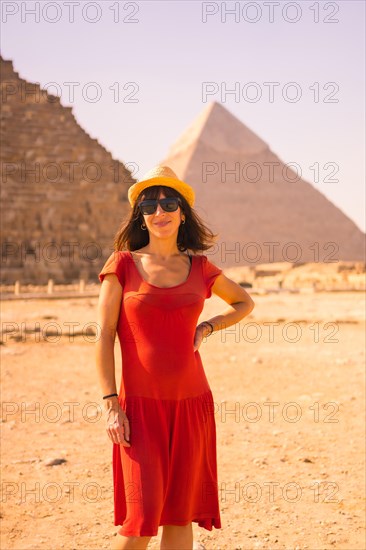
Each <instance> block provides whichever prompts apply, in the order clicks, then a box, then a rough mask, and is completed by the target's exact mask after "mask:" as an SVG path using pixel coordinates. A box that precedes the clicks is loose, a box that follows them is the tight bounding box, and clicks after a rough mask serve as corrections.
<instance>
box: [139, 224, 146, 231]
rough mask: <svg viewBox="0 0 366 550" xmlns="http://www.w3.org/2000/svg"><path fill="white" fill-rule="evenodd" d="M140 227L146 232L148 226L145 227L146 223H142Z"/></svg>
mask: <svg viewBox="0 0 366 550" xmlns="http://www.w3.org/2000/svg"><path fill="white" fill-rule="evenodd" d="M140 227H141V229H143V230H144V231H145V230H146V225H145V224H144V223H142V224H141V225H140Z"/></svg>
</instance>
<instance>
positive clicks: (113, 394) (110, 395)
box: [103, 393, 118, 399]
mask: <svg viewBox="0 0 366 550" xmlns="http://www.w3.org/2000/svg"><path fill="white" fill-rule="evenodd" d="M114 396H116V397H118V393H110V394H109V395H105V396H104V397H103V399H107V397H114Z"/></svg>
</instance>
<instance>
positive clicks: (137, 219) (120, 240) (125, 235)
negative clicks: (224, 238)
mask: <svg viewBox="0 0 366 550" xmlns="http://www.w3.org/2000/svg"><path fill="white" fill-rule="evenodd" d="M160 191H162V192H163V193H164V195H165V196H166V197H179V198H180V200H181V201H182V202H181V205H180V207H181V210H182V212H183V213H184V215H185V223H184V224H181V225H180V226H179V230H178V236H177V247H178V249H179V250H180V251H182V252H183V251H186V250H187V249H189V250H191V251H193V252H197V251H205V250H208V249H209V248H211V246H212V245H213V244H214V242H215V239H216V237H217V235H218V234H214V233H213V232H212V231H211V230H210V229H209V228H208V227H207V226H206V225H205V224H204V222H203V221H202V220H201V219H200V217H199V216H198V215H197V214H196V212H195V211H194V210H193V209H192V208H191V206H190V205H189V203H188V202H187V200H186V199H185V198H184V197H183V195H181V194H180V193H179V192H178V191H176V190H175V189H173V188H172V187H167V186H165V185H153V186H151V187H146V188H145V189H143V190H142V191H141V193H140V194H139V196H138V197H137V200H136V202H135V205H134V207H133V209H132V211H131V214H130V217H129V219H128V220H127V221H124V222H122V224H121V226H120V228H119V229H118V231H117V233H116V235H115V237H114V248H115V250H125V249H127V250H131V251H134V250H139V249H140V248H142V247H143V246H146V245H147V244H148V243H149V232H148V230H147V229H145V230H143V229H141V224H142V223H143V221H144V217H143V215H142V214H141V212H140V209H139V207H138V204H139V202H140V201H141V198H142V197H143V196H144V199H157V198H158V196H159V194H160Z"/></svg>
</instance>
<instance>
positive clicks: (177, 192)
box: [96, 166, 254, 550]
mask: <svg viewBox="0 0 366 550" xmlns="http://www.w3.org/2000/svg"><path fill="white" fill-rule="evenodd" d="M128 199H129V202H130V205H131V207H132V212H131V216H130V219H129V220H128V221H127V223H126V224H125V226H124V227H122V228H121V229H120V231H119V232H118V233H117V235H116V239H115V243H114V244H115V252H113V253H112V254H111V255H110V257H109V258H108V260H107V261H106V263H105V265H104V267H103V269H102V271H101V272H100V274H99V279H100V281H101V283H102V287H101V291H100V297H99V303H98V322H99V326H100V338H99V340H98V342H97V349H96V364H97V371H98V376H99V380H100V385H101V388H102V392H103V399H104V403H105V409H106V413H107V414H106V418H107V433H108V436H109V437H110V439H111V441H112V442H113V478H114V505H115V507H114V511H115V518H114V519H115V521H114V524H115V525H121V526H122V527H121V528H120V529H119V531H118V533H117V537H116V540H115V542H114V543H113V549H114V550H123V549H130V548H134V549H136V548H139V549H140V548H141V549H142V548H143V549H144V548H147V545H148V543H149V540H150V539H151V537H152V536H156V535H157V533H158V527H159V525H163V534H162V540H161V548H166V549H171V548H174V549H177V550H179V549H184V550H187V549H189V548H192V546H193V535H192V522H193V521H194V522H197V523H198V524H199V526H200V527H203V528H205V529H207V530H209V531H211V530H212V527H215V528H217V529H219V528H221V521H220V512H219V502H218V483H217V469H216V430H215V428H216V426H215V418H214V401H213V396H212V393H211V389H210V387H209V384H208V381H207V378H206V376H205V372H204V368H203V365H202V361H201V357H200V354H199V351H198V350H199V347H200V345H201V343H202V341H203V339H204V338H205V337H206V336H209V335H210V334H212V332H214V331H217V330H222V329H224V328H226V327H229V326H231V325H233V324H235V323H237V322H238V321H240V319H242V318H243V317H245V316H247V315H248V314H249V313H250V312H251V311H252V309H253V308H254V302H253V300H252V299H251V298H250V296H249V294H248V293H247V292H246V291H245V290H244V289H243V288H242V287H241V286H240V285H238V284H236V283H235V282H234V281H232V280H230V279H228V278H227V277H226V276H225V275H224V274H223V273H222V270H221V269H219V268H218V267H217V266H215V265H214V264H213V263H211V262H210V261H209V260H208V258H207V256H205V255H202V254H198V255H190V254H188V255H187V251H188V249H190V250H193V251H194V252H197V251H202V250H207V249H208V248H209V247H210V245H209V244H208V243H209V241H210V240H212V238H213V237H215V235H213V233H212V232H211V231H210V230H209V229H208V228H207V227H205V226H204V224H203V223H202V222H201V220H200V219H199V217H198V216H197V214H196V213H195V212H194V210H193V208H192V207H193V204H194V199H195V194H194V190H193V188H192V187H191V186H190V185H188V184H187V183H185V182H182V181H180V180H179V179H178V178H177V176H176V174H175V173H174V172H173V171H172V170H171V169H170V168H168V167H166V166H157V167H155V168H153V169H152V170H151V171H150V172H148V173H147V174H146V176H145V177H144V178H143V179H142V181H140V182H138V183H135V184H134V185H132V186H131V187H130V188H129V190H128ZM157 199H158V200H157ZM126 246H127V250H124V248H125V247H126ZM212 291H213V292H214V293H215V294H217V295H218V296H219V297H220V298H222V299H223V300H225V301H226V302H227V303H228V304H229V305H230V307H229V308H228V309H226V310H225V311H224V312H223V313H222V314H220V315H217V316H215V317H212V318H211V319H209V320H207V321H203V322H201V323H199V324H198V326H197V320H198V317H199V315H200V313H201V311H202V309H203V305H204V301H205V299H206V298H209V297H210V296H211V293H212ZM116 332H117V333H118V338H119V341H120V346H121V353H122V367H123V369H122V380H121V386H120V390H119V393H117V391H116V381H115V369H114V341H115V334H116Z"/></svg>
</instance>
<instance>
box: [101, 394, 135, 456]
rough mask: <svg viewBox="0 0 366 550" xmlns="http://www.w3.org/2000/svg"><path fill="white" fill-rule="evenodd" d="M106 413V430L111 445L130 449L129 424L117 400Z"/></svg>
mask: <svg viewBox="0 0 366 550" xmlns="http://www.w3.org/2000/svg"><path fill="white" fill-rule="evenodd" d="M115 401H116V402H114V403H113V404H112V405H110V406H109V408H108V409H107V411H106V415H107V416H106V430H107V434H108V437H109V439H110V440H111V441H112V442H113V443H118V444H122V445H123V446H124V447H131V443H130V442H129V439H130V423H129V421H128V418H127V415H126V413H125V411H124V410H123V409H122V408H121V406H120V404H119V402H118V400H117V399H116V400H115Z"/></svg>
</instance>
